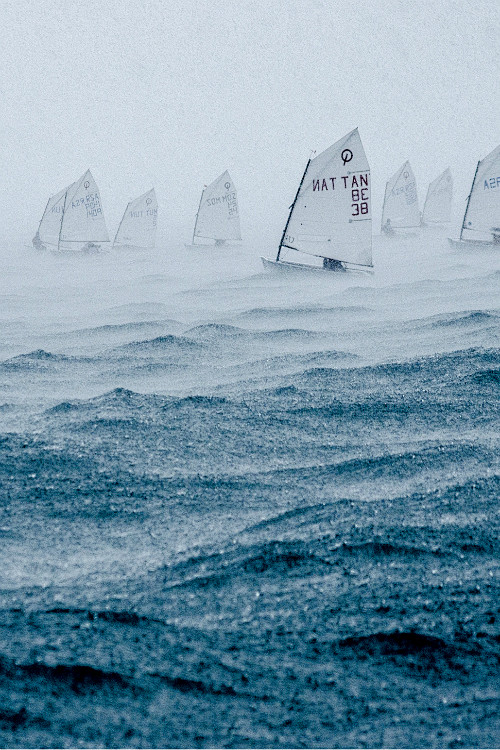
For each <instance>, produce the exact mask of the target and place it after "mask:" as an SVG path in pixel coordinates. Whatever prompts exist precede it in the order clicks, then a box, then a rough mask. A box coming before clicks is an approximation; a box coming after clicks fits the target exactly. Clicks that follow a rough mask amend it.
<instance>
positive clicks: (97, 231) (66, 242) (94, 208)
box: [33, 170, 109, 253]
mask: <svg viewBox="0 0 500 750" xmlns="http://www.w3.org/2000/svg"><path fill="white" fill-rule="evenodd" d="M101 242H109V236H108V230H107V229H106V222H105V220H104V214H103V212H102V206H101V196H100V193H99V188H98V187H97V185H96V182H95V180H94V178H93V177H92V174H91V173H90V170H87V171H86V172H85V174H84V175H82V177H80V179H79V180H77V181H76V182H73V183H72V184H71V185H69V186H68V187H67V188H64V190H61V192H60V193H56V195H54V196H52V197H51V198H49V200H48V202H47V205H46V207H45V211H44V213H43V216H42V219H41V221H40V225H39V227H38V231H37V233H36V235H35V236H34V238H33V245H34V247H36V248H37V249H44V248H48V249H51V250H53V251H55V252H59V253H60V252H74V251H81V252H85V253H94V252H99V251H100V250H101V247H100V245H99V244H97V243H101Z"/></svg>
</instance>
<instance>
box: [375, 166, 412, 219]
mask: <svg viewBox="0 0 500 750" xmlns="http://www.w3.org/2000/svg"><path fill="white" fill-rule="evenodd" d="M388 219H389V221H390V226H391V227H392V228H393V229H410V228H413V227H418V226H419V225H420V213H419V210H418V197H417V183H416V180H415V175H414V174H413V170H412V168H411V166H410V162H409V161H405V163H404V164H403V166H402V167H400V168H399V169H398V171H397V172H396V174H394V175H393V176H392V177H391V179H390V180H389V182H388V183H387V185H386V187H385V195H384V207H383V209H382V227H384V226H386V224H387V220H388Z"/></svg>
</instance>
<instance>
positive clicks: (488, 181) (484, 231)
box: [460, 146, 500, 242]
mask: <svg viewBox="0 0 500 750" xmlns="http://www.w3.org/2000/svg"><path fill="white" fill-rule="evenodd" d="M499 227H500V146H497V148H496V149H495V150H494V151H492V152H491V154H488V156H486V157H485V158H484V159H483V160H482V161H480V162H478V165H477V169H476V174H475V176H474V181H473V183H472V188H471V192H470V195H469V201H468V203H467V208H466V210H465V216H464V220H463V225H462V231H461V233H460V238H461V239H472V240H479V241H490V242H491V241H492V230H493V229H497V230H498V228H499ZM497 233H498V232H497Z"/></svg>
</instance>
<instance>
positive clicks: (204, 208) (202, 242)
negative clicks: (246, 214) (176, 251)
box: [186, 171, 241, 247]
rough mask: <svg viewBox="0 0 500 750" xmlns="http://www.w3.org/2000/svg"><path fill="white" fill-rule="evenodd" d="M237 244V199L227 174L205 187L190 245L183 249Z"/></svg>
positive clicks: (239, 230) (238, 220) (238, 216)
mask: <svg viewBox="0 0 500 750" xmlns="http://www.w3.org/2000/svg"><path fill="white" fill-rule="evenodd" d="M231 240H241V229H240V214H239V210H238V195H237V193H236V188H235V186H234V183H233V181H232V179H231V177H230V176H229V172H228V171H226V172H223V173H222V174H221V175H220V177H217V179H216V180H214V181H213V182H212V184H211V185H208V187H205V188H204V189H203V191H202V193H201V198H200V205H199V206H198V213H197V214H196V219H195V222H194V229H193V241H192V244H191V245H186V247H213V246H214V245H215V246H216V247H219V246H221V245H225V244H226V243H227V242H228V241H231Z"/></svg>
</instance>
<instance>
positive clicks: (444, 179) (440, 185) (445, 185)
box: [420, 168, 453, 227]
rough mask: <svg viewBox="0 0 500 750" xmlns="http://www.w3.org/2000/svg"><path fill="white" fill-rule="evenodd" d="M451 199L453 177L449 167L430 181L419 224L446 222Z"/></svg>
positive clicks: (449, 213) (449, 211) (427, 224)
mask: <svg viewBox="0 0 500 750" xmlns="http://www.w3.org/2000/svg"><path fill="white" fill-rule="evenodd" d="M452 200H453V178H452V176H451V171H450V169H449V168H448V169H445V170H444V172H442V174H440V175H439V177H436V179H435V180H433V181H432V182H431V184H430V185H429V187H428V189H427V196H426V198H425V203H424V208H423V211H422V217H421V220H420V225H421V226H422V227H427V226H429V225H440V224H448V223H449V222H450V220H451V203H452Z"/></svg>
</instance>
